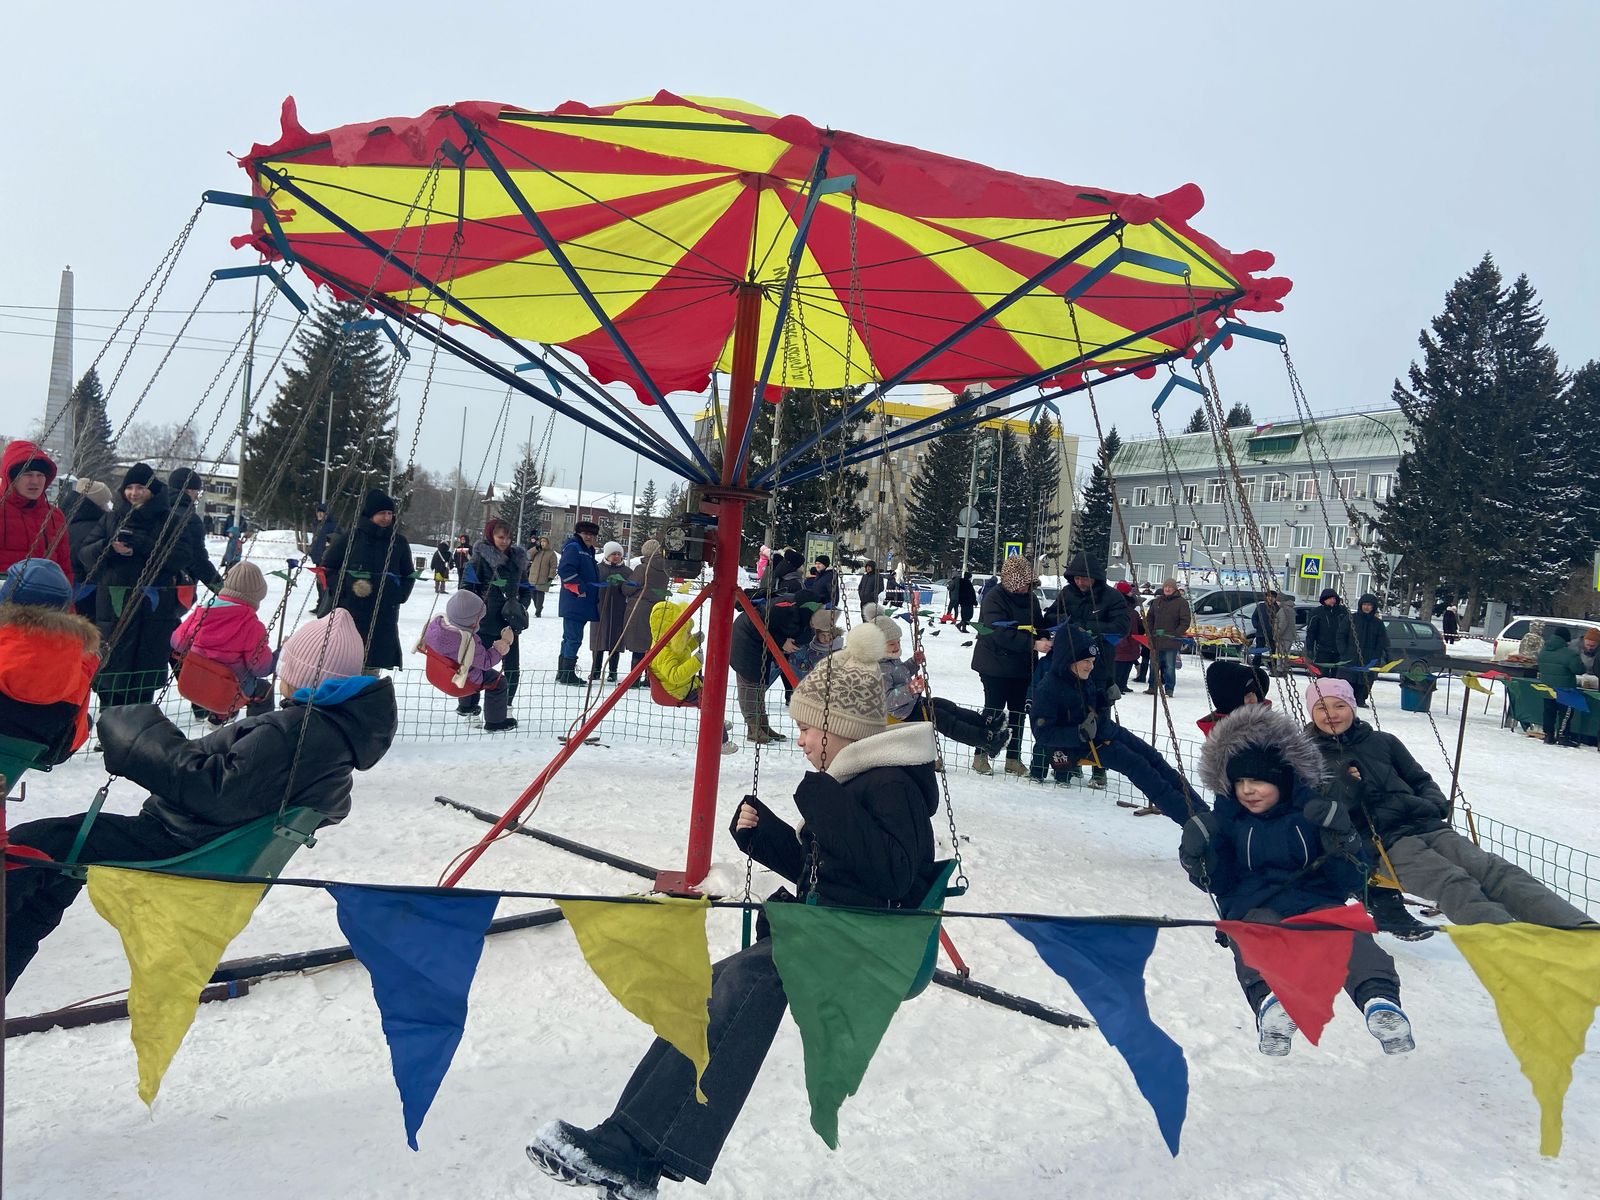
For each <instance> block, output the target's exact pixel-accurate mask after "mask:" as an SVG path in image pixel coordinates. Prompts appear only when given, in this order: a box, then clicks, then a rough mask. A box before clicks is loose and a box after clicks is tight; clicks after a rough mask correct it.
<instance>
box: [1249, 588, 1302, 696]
mask: <svg viewBox="0 0 1600 1200" xmlns="http://www.w3.org/2000/svg"><path fill="white" fill-rule="evenodd" d="M1250 628H1251V630H1252V632H1253V633H1254V634H1255V644H1256V645H1257V646H1258V647H1259V648H1260V649H1261V650H1262V651H1263V652H1265V654H1266V656H1267V669H1268V670H1269V671H1270V672H1271V673H1272V674H1273V675H1275V676H1283V675H1287V674H1288V673H1289V666H1288V663H1289V658H1288V656H1289V653H1290V652H1291V651H1292V650H1293V649H1294V628H1295V626H1294V605H1293V604H1285V603H1284V602H1283V597H1282V596H1281V595H1280V594H1279V592H1278V589H1277V588H1268V589H1267V594H1266V595H1265V596H1264V597H1262V599H1261V602H1260V603H1259V604H1257V605H1256V606H1255V608H1254V609H1252V610H1251V612H1250Z"/></svg>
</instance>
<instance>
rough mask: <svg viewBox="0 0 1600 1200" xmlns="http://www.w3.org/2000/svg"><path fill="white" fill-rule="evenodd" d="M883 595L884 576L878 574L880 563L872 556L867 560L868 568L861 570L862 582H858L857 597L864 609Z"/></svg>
mask: <svg viewBox="0 0 1600 1200" xmlns="http://www.w3.org/2000/svg"><path fill="white" fill-rule="evenodd" d="M882 595H883V576H882V575H880V574H878V564H877V563H875V562H873V561H872V560H871V559H870V558H869V559H868V560H867V562H866V569H865V570H863V571H862V572H861V582H860V583H858V584H856V598H857V599H858V600H859V601H860V602H861V608H862V610H863V611H864V610H865V609H866V607H867V605H869V604H876V603H877V602H878V597H880V596H882Z"/></svg>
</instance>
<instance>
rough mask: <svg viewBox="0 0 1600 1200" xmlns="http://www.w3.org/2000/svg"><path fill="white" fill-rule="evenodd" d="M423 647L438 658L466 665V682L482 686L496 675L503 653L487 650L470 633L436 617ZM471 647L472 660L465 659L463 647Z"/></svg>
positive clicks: (471, 632) (429, 624)
mask: <svg viewBox="0 0 1600 1200" xmlns="http://www.w3.org/2000/svg"><path fill="white" fill-rule="evenodd" d="M422 643H423V645H425V646H427V647H428V649H429V650H432V651H433V652H434V653H435V654H442V655H444V656H445V657H446V658H448V659H449V660H450V661H451V662H453V663H460V662H463V661H466V662H468V663H469V665H468V668H467V682H468V683H472V684H481V683H483V682H484V677H485V676H487V675H490V674H493V672H494V669H495V668H496V667H498V666H499V665H500V651H498V650H496V649H495V648H494V647H493V646H485V645H484V644H483V643H482V642H481V641H479V640H478V635H477V634H476V633H475V632H474V631H473V630H470V629H459V628H457V627H456V626H454V625H452V624H450V622H449V621H447V620H445V619H444V617H443V616H437V617H434V619H433V620H431V621H429V622H428V627H427V628H426V629H424V630H423V631H422ZM463 643H466V645H467V646H469V647H470V650H469V653H470V654H471V655H472V657H471V659H470V660H467V659H464V658H463V653H462V644H463Z"/></svg>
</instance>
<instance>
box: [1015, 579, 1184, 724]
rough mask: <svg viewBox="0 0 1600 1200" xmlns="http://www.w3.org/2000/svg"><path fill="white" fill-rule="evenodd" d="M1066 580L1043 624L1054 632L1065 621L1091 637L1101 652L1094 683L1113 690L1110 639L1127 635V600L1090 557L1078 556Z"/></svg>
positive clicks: (1113, 672) (1096, 661)
mask: <svg viewBox="0 0 1600 1200" xmlns="http://www.w3.org/2000/svg"><path fill="white" fill-rule="evenodd" d="M1067 576H1068V578H1067V586H1066V587H1064V588H1062V589H1061V591H1060V592H1059V593H1058V594H1057V596H1056V598H1055V602H1054V603H1053V604H1051V605H1050V608H1049V610H1048V611H1047V612H1046V613H1045V614H1044V623H1045V625H1046V626H1047V627H1049V628H1052V629H1053V628H1055V626H1057V625H1060V624H1061V623H1062V622H1063V621H1065V622H1066V623H1068V624H1070V625H1071V626H1073V628H1075V629H1081V630H1083V631H1084V632H1085V633H1088V634H1090V635H1092V636H1093V638H1094V640H1095V646H1096V648H1097V649H1098V651H1099V653H1098V654H1097V655H1096V656H1095V669H1094V679H1095V682H1096V683H1098V684H1099V685H1100V687H1101V688H1106V687H1110V686H1112V679H1113V676H1114V675H1115V667H1114V666H1113V664H1112V656H1111V642H1110V640H1109V639H1111V638H1118V639H1120V638H1122V637H1124V636H1125V635H1126V634H1127V632H1128V625H1129V616H1128V598H1127V596H1126V595H1124V594H1123V593H1122V592H1121V591H1119V590H1118V589H1116V588H1114V587H1111V586H1110V585H1109V584H1107V583H1106V580H1105V568H1104V567H1102V566H1101V565H1100V564H1099V563H1091V562H1090V561H1089V556H1088V555H1087V554H1079V555H1077V556H1075V557H1074V558H1073V560H1072V561H1071V562H1070V563H1068V564H1067ZM1130 586H1131V585H1130ZM1185 606H1186V607H1187V604H1186V605H1185ZM1184 628H1185V629H1187V628H1188V626H1187V625H1186V626H1184ZM1111 702H1112V703H1116V697H1114V696H1113V697H1111Z"/></svg>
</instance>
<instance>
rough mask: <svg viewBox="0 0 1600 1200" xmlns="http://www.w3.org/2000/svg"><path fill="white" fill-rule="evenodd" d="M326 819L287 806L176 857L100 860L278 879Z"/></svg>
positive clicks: (82, 869)
mask: <svg viewBox="0 0 1600 1200" xmlns="http://www.w3.org/2000/svg"><path fill="white" fill-rule="evenodd" d="M322 821H323V814H322V813H320V812H318V811H317V810H316V809H314V808H300V807H297V808H290V809H285V810H284V812H283V814H282V817H281V819H280V817H279V814H277V813H268V814H267V815H266V816H264V817H258V818H257V819H256V820H254V821H251V822H250V823H249V824H248V825H241V826H239V828H237V829H230V830H229V831H228V832H227V833H225V834H223V835H222V836H221V837H218V838H213V839H212V840H211V841H209V842H207V843H206V844H205V845H203V846H196V847H195V848H194V849H193V850H190V851H187V852H186V853H183V854H178V855H175V856H173V857H172V858H162V859H156V860H153V861H151V860H143V861H138V862H100V863H94V864H92V865H94V866H100V867H138V868H143V869H146V870H156V871H175V872H179V873H185V872H192V873H194V874H198V875H250V876H254V877H257V878H264V879H276V878H277V877H278V875H279V874H280V873H281V872H282V871H283V868H284V867H286V866H287V865H288V863H289V860H290V859H291V858H293V857H294V854H295V851H296V850H298V849H300V847H302V846H315V845H316V844H317V839H316V838H315V837H313V836H312V835H313V834H314V833H315V832H316V830H317V829H318V827H319V826H321V824H322ZM89 865H91V864H83V865H81V866H79V867H78V869H77V870H75V871H74V874H77V875H79V876H80V877H81V876H82V875H84V874H86V873H87V868H88V866H89Z"/></svg>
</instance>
